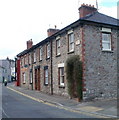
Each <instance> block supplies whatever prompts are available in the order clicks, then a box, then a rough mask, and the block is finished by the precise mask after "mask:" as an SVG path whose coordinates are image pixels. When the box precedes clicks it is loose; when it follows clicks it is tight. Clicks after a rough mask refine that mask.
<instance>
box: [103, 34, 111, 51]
mask: <svg viewBox="0 0 119 120" xmlns="http://www.w3.org/2000/svg"><path fill="white" fill-rule="evenodd" d="M104 35H108V37H107V38H109V40H105V39H104ZM111 44H112V43H111V33H105V32H102V50H103V51H111V50H112V49H111V46H112V45H111ZM104 45H108V46H109V47H108V48H105V47H104Z"/></svg>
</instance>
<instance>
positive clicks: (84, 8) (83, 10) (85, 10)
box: [79, 3, 97, 18]
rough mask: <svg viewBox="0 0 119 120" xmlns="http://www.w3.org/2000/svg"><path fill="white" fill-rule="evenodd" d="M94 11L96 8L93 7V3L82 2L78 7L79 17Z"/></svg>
mask: <svg viewBox="0 0 119 120" xmlns="http://www.w3.org/2000/svg"><path fill="white" fill-rule="evenodd" d="M95 11H97V9H96V8H95V7H94V5H88V4H84V3H83V4H82V5H81V7H80V8H79V17H80V18H83V17H86V16H87V15H89V14H92V13H94V12H95Z"/></svg>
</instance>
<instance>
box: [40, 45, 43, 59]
mask: <svg viewBox="0 0 119 120" xmlns="http://www.w3.org/2000/svg"><path fill="white" fill-rule="evenodd" d="M42 57H43V47H40V48H39V60H40V61H42V59H43V58H42Z"/></svg>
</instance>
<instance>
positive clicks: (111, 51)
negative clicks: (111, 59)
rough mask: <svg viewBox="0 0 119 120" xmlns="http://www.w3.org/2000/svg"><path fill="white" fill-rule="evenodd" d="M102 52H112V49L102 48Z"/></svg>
mask: <svg viewBox="0 0 119 120" xmlns="http://www.w3.org/2000/svg"><path fill="white" fill-rule="evenodd" d="M102 52H109V53H113V51H112V50H102Z"/></svg>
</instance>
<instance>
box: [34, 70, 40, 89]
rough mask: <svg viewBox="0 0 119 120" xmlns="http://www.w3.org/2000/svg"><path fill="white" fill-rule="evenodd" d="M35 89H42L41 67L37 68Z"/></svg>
mask: <svg viewBox="0 0 119 120" xmlns="http://www.w3.org/2000/svg"><path fill="white" fill-rule="evenodd" d="M35 90H39V91H40V68H37V69H35Z"/></svg>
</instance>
